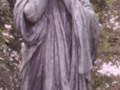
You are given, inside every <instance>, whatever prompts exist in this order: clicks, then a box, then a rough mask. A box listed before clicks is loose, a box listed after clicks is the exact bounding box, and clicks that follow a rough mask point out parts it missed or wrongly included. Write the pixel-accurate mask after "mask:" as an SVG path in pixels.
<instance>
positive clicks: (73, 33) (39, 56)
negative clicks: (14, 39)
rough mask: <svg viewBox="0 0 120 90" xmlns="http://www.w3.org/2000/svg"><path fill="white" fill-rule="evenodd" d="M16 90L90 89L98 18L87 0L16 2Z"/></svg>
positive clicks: (27, 0)
mask: <svg viewBox="0 0 120 90" xmlns="http://www.w3.org/2000/svg"><path fill="white" fill-rule="evenodd" d="M14 26H15V29H16V30H17V32H18V33H19V34H20V35H21V37H22V40H23V42H24V46H23V47H22V50H21V51H22V64H21V67H22V68H21V73H20V80H21V84H20V90H92V88H91V70H92V66H93V62H94V60H95V52H96V46H97V40H98V29H99V27H98V19H97V17H96V14H95V12H94V10H93V8H92V5H91V4H90V2H89V0H17V1H16V4H15V7H14Z"/></svg>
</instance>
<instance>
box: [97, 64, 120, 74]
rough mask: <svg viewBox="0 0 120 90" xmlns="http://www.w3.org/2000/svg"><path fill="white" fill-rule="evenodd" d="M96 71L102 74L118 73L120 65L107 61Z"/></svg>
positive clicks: (119, 72)
mask: <svg viewBox="0 0 120 90" xmlns="http://www.w3.org/2000/svg"><path fill="white" fill-rule="evenodd" d="M98 72H100V73H102V74H106V75H111V74H113V75H115V76H117V75H120V66H119V67H117V66H116V65H112V63H111V62H109V63H108V64H106V63H104V64H103V65H102V67H101V70H98Z"/></svg>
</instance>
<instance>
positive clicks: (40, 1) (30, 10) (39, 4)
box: [24, 0, 48, 23]
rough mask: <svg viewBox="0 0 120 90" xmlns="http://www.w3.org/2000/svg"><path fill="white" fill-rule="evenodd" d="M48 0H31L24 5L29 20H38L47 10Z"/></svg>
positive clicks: (33, 21)
mask: <svg viewBox="0 0 120 90" xmlns="http://www.w3.org/2000/svg"><path fill="white" fill-rule="evenodd" d="M47 1H48V0H29V2H28V3H27V4H26V6H25V7H24V14H25V17H26V18H27V20H29V21H30V22H32V23H35V22H37V21H38V20H39V19H40V18H41V16H42V14H43V12H44V11H45V7H46V5H47Z"/></svg>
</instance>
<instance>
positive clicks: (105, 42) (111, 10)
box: [0, 0, 120, 90]
mask: <svg viewBox="0 0 120 90" xmlns="http://www.w3.org/2000/svg"><path fill="white" fill-rule="evenodd" d="M14 3H15V0H0V90H19V80H18V77H19V65H20V63H21V55H20V49H21V42H22V40H21V38H20V36H18V35H17V34H16V32H15V31H14V30H13V7H14ZM91 3H92V4H93V6H94V9H95V11H96V13H97V14H98V17H99V21H100V36H99V44H98V49H97V57H96V61H95V65H94V69H93V81H92V84H93V90H120V84H119V83H120V0H91Z"/></svg>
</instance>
